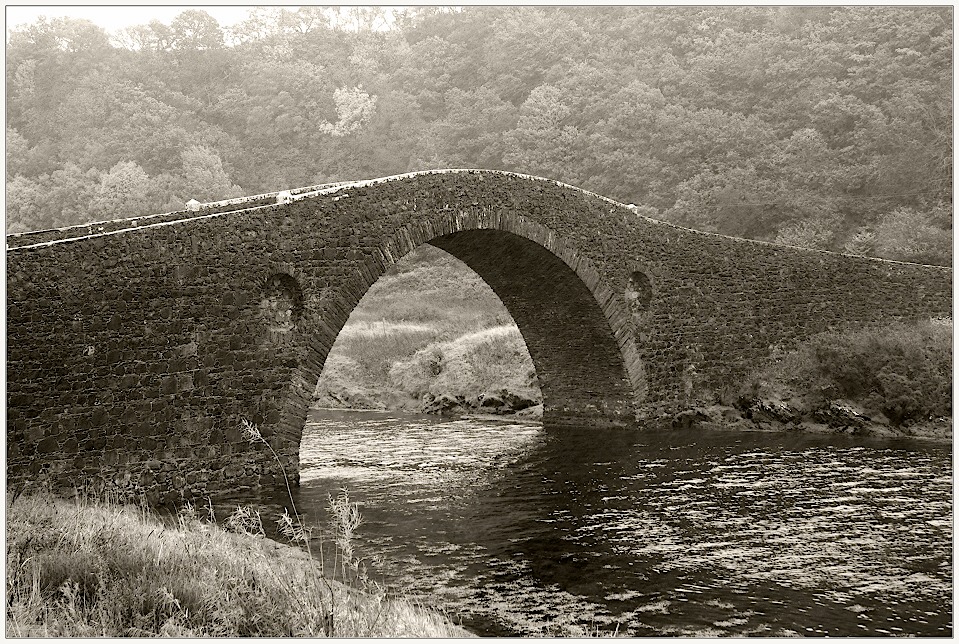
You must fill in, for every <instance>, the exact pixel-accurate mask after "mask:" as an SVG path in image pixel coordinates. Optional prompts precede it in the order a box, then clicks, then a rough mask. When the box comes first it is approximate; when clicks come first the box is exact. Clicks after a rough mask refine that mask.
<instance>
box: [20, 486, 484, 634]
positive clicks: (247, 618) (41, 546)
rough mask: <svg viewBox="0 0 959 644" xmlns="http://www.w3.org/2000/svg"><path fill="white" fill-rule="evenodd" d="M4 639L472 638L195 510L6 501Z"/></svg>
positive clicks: (42, 499) (435, 616)
mask: <svg viewBox="0 0 959 644" xmlns="http://www.w3.org/2000/svg"><path fill="white" fill-rule="evenodd" d="M6 530H7V531H6V544H7V551H6V575H7V577H6V578H7V619H6V630H5V635H6V636H7V637H152V636H162V637H184V638H186V637H190V638H192V637H311V636H321V635H327V636H336V637H468V636H470V633H469V632H467V631H466V630H464V629H462V628H460V627H458V626H456V625H454V624H453V623H452V622H450V621H449V620H448V619H447V618H445V617H444V616H442V615H441V614H439V613H438V612H434V611H431V610H429V609H426V608H423V607H421V606H417V605H415V604H414V603H412V602H410V601H407V600H404V599H402V598H387V597H386V596H385V594H384V593H382V592H379V591H377V592H361V591H359V590H357V589H356V588H353V587H350V586H347V585H345V584H342V583H340V582H339V581H338V580H335V579H330V578H328V577H325V576H323V572H322V570H323V569H322V565H321V564H320V562H318V561H316V560H314V559H313V558H312V557H310V555H309V554H308V553H307V552H305V551H303V550H301V549H299V548H297V547H294V546H290V545H285V544H282V543H278V542H276V541H272V540H270V539H267V538H265V537H263V536H259V535H253V534H235V533H231V532H228V531H227V530H225V529H223V528H221V527H218V526H217V525H215V524H211V523H208V522H205V521H201V520H199V519H198V518H197V515H196V514H195V513H194V512H191V511H189V510H187V511H183V512H181V513H180V514H179V515H178V516H177V517H176V518H175V520H173V519H170V520H162V519H161V518H160V517H158V516H157V515H155V514H153V513H152V512H150V511H148V510H144V509H142V508H137V507H132V506H121V505H114V504H108V503H100V502H93V501H66V500H63V499H57V498H54V497H52V496H48V495H31V496H22V497H19V498H17V499H15V500H14V501H12V502H11V501H10V500H9V498H8V502H7V507H6Z"/></svg>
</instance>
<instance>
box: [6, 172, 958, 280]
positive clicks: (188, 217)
mask: <svg viewBox="0 0 959 644" xmlns="http://www.w3.org/2000/svg"><path fill="white" fill-rule="evenodd" d="M436 174H488V175H499V176H505V177H515V178H518V179H525V180H529V181H536V182H543V183H549V184H553V185H555V186H558V187H560V188H564V189H569V190H573V191H575V192H579V193H582V194H584V195H589V196H591V197H595V198H598V199H601V200H602V201H606V202H608V203H609V204H611V205H613V206H616V207H618V208H622V209H624V210H626V211H628V212H630V213H632V214H633V216H635V217H636V218H638V219H642V220H645V221H647V222H649V223H651V224H656V225H660V226H666V227H669V228H673V229H675V230H678V231H681V232H683V233H690V234H694V235H703V236H707V237H716V238H718V239H725V240H732V241H736V242H742V243H747V244H759V245H762V246H768V247H773V248H790V249H793V250H797V251H800V252H805V253H811V254H822V255H832V256H837V257H855V258H858V259H865V260H870V261H874V262H878V263H883V264H902V265H906V266H925V267H928V268H938V269H942V270H948V271H951V270H952V267H951V266H939V265H936V264H919V263H916V262H904V261H899V260H895V259H884V258H881V257H871V256H868V255H853V254H850V253H838V252H835V251H830V250H820V249H816V248H804V247H801V246H790V245H788V244H777V243H775V242H768V241H763V240H759V239H746V238H743V237H733V236H731V235H724V234H722V233H716V232H709V231H704V230H696V229H694V228H686V227H684V226H679V225H677V224H674V223H671V222H668V221H662V220H660V219H654V218H652V217H648V216H646V215H641V214H639V213H637V212H635V211H634V210H633V209H632V208H630V206H628V205H627V204H624V203H622V202H619V201H616V200H615V199H612V198H610V197H606V196H604V195H601V194H598V193H595V192H592V191H590V190H586V189H584V188H579V187H577V186H574V185H571V184H568V183H563V182H562V181H558V180H556V179H549V178H546V177H538V176H535V175H531V174H524V173H521V172H510V171H507V170H484V169H480V168H443V169H433V170H418V171H414V172H406V173H403V174H395V175H390V176H386V177H378V178H376V179H360V180H357V181H339V182H333V183H324V184H317V185H314V186H305V187H301V188H291V189H286V190H277V191H276V192H267V193H262V194H258V195H250V196H246V197H236V198H234V199H224V200H221V201H213V202H208V203H203V204H200V207H199V209H198V210H197V211H190V210H177V211H173V212H168V213H159V214H154V215H141V216H138V217H130V218H126V219H111V220H105V221H99V222H92V223H86V224H75V225H72V226H65V227H63V228H55V229H49V230H41V231H25V232H22V233H12V234H10V235H7V238H8V239H9V238H11V237H13V238H20V237H24V236H27V235H36V234H42V233H54V232H57V233H65V232H67V231H70V230H75V229H93V228H96V227H101V230H100V231H96V232H91V233H89V234H86V235H79V236H76V237H61V238H58V239H52V240H48V241H43V242H38V243H35V244H24V245H21V246H18V245H14V246H10V245H9V244H8V245H7V251H12V250H17V249H30V248H41V247H44V246H53V245H56V244H61V243H66V242H73V241H79V240H83V239H91V238H96V237H106V236H109V235H116V234H119V233H126V232H130V231H135V230H139V229H142V228H155V227H159V226H167V225H173V224H178V223H185V222H189V221H200V220H203V219H209V218H212V217H218V216H220V215H226V214H238V213H244V212H255V211H258V210H261V209H263V208H269V207H273V206H277V205H283V204H280V203H277V201H276V199H277V196H278V195H280V194H281V193H288V194H289V200H290V201H291V202H293V201H302V200H304V199H312V198H316V197H322V196H327V195H332V194H335V193H337V192H340V191H342V190H349V189H354V188H365V187H369V186H375V185H378V184H381V183H388V182H393V181H402V180H405V179H412V178H415V177H418V176H428V175H436ZM264 200H270V202H269V203H263V204H258V205H251V206H248V207H245V208H242V207H241V208H235V209H233V208H231V207H232V206H243V205H245V204H254V203H255V202H257V201H264ZM211 209H215V210H216V212H213V213H207V214H194V212H202V211H203V210H211ZM180 215H183V216H180ZM164 217H169V219H165V220H163V221H158V222H155V223H149V224H137V223H135V222H140V221H143V220H148V219H160V218H164ZM123 222H126V223H129V224H131V225H130V226H129V227H126V228H118V229H116V230H109V231H107V230H102V227H103V226H106V225H109V224H118V223H123Z"/></svg>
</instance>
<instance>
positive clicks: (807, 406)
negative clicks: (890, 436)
mask: <svg viewBox="0 0 959 644" xmlns="http://www.w3.org/2000/svg"><path fill="white" fill-rule="evenodd" d="M739 393H740V404H742V401H743V400H749V399H757V398H759V399H763V398H767V399H768V398H774V399H779V400H782V401H789V403H790V404H791V406H793V407H794V408H795V409H797V411H798V412H800V413H808V412H811V411H814V410H816V409H817V408H821V407H823V406H824V405H827V404H829V403H830V402H831V401H835V400H846V401H849V402H851V403H854V404H855V405H856V406H858V407H859V408H860V409H861V410H862V411H863V413H865V414H866V415H868V416H871V417H874V418H879V419H880V420H882V419H883V418H884V419H886V420H888V421H889V422H890V423H891V424H892V425H893V426H895V427H900V426H906V425H910V424H913V423H917V422H921V421H924V420H929V419H934V418H941V417H947V416H951V415H952V322H951V320H930V321H924V322H919V323H896V324H891V325H887V326H884V327H881V328H866V329H862V330H855V331H844V332H828V333H823V334H820V335H817V336H815V337H813V338H811V339H810V340H808V341H807V342H805V343H803V345H802V346H800V347H799V348H797V349H796V350H794V351H792V352H789V353H786V354H784V355H781V356H778V357H777V358H776V359H775V360H774V361H773V362H772V363H771V364H770V365H769V366H767V367H766V368H764V369H762V370H760V371H758V372H756V373H754V374H753V376H752V377H751V378H749V379H747V381H746V383H745V386H744V387H743V388H742V389H741V390H740V392H739Z"/></svg>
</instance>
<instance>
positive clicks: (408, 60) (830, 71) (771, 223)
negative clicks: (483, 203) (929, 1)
mask: <svg viewBox="0 0 959 644" xmlns="http://www.w3.org/2000/svg"><path fill="white" fill-rule="evenodd" d="M6 87H7V124H6V126H7V151H6V172H7V231H8V232H17V231H23V230H32V229H41V228H49V227H55V226H63V225H69V224H74V223H81V222H85V221H90V220H102V219H110V218H116V217H124V216H133V215H138V214H146V213H150V212H158V211H162V210H164V209H166V210H171V209H179V208H182V207H183V204H184V203H185V202H186V201H187V200H189V199H191V198H196V199H198V200H200V201H209V200H215V199H224V198H229V197H233V196H237V195H241V194H254V193H259V192H266V191H271V190H280V189H285V188H291V187H297V186H302V185H308V184H313V183H321V182H327V181H341V180H349V179H359V178H370V177H374V176H383V175H388V174H395V173H399V172H407V171H413V170H423V169H430V168H437V167H476V168H488V169H505V170H513V171H517V172H524V173H531V174H538V175H543V176H547V177H549V178H552V179H557V180H560V181H564V182H567V183H571V184H574V185H577V186H580V187H582V188H585V189H588V190H592V191H595V192H599V193H601V194H604V195H608V196H610V197H612V198H614V199H617V200H620V201H622V202H625V203H632V204H636V205H637V207H638V211H639V212H641V213H642V214H645V215H648V216H652V217H654V218H659V219H665V220H669V221H673V222H676V223H679V224H681V225H685V226H690V227H694V228H699V229H702V230H708V231H715V232H720V233H725V234H730V235H737V236H745V237H752V238H756V239H764V240H769V241H778V242H780V243H786V244H791V245H799V246H807V247H813V248H821V249H829V250H838V251H848V252H854V253H867V254H875V255H879V256H883V257H889V258H893V259H901V260H906V261H921V262H928V263H942V264H950V263H951V261H952V258H951V252H952V251H951V248H952V245H951V234H952V8H951V7H888V6H887V7H880V6H872V7H866V6H855V7H679V6H677V7H484V6H471V7H463V8H440V7H413V8H410V9H407V10H405V11H402V12H400V13H399V14H398V15H397V16H396V20H394V21H392V23H389V22H388V21H386V20H385V16H384V13H383V11H382V10H381V9H378V8H376V7H361V8H354V9H346V8H343V9H339V10H335V9H330V8H321V7H303V8H300V9H297V10H295V11H294V10H291V9H287V8H280V7H273V8H255V9H251V10H250V12H249V18H248V19H247V20H246V21H245V22H243V23H241V24H239V25H237V26H236V27H232V28H229V29H224V28H222V27H221V26H220V25H219V24H217V22H216V20H214V19H213V18H212V17H211V16H210V15H209V14H207V13H206V12H204V11H201V10H197V9H187V10H184V11H183V12H182V13H181V14H180V15H179V16H178V17H177V18H175V19H174V20H173V21H172V22H171V24H170V25H164V24H162V23H160V22H156V21H154V22H151V23H149V24H144V25H139V26H136V27H133V28H130V29H127V30H125V31H124V32H123V33H120V34H108V33H107V32H105V31H104V30H103V29H101V28H99V27H97V26H96V25H94V24H92V23H90V22H87V21H82V20H72V19H62V18H58V19H52V20H48V19H43V18H41V19H40V20H38V21H37V22H36V23H34V24H32V25H27V26H25V27H22V28H19V29H17V30H14V31H13V32H11V33H10V34H9V35H8V41H7V56H6Z"/></svg>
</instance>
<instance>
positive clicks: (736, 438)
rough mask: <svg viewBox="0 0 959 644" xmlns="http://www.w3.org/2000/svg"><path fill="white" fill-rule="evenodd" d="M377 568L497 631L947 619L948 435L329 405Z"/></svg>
mask: <svg viewBox="0 0 959 644" xmlns="http://www.w3.org/2000/svg"><path fill="white" fill-rule="evenodd" d="M301 460H302V485H301V488H300V490H299V493H298V496H299V498H298V503H299V505H300V507H301V509H303V508H305V509H306V510H307V512H308V514H309V517H310V520H311V521H314V522H317V523H322V522H323V521H324V520H325V517H324V514H323V511H322V509H323V507H324V506H325V505H326V500H327V495H328V494H329V493H330V492H333V493H335V492H336V490H337V489H338V488H341V487H347V488H348V489H349V490H350V492H351V496H352V498H353V499H354V500H355V501H358V502H359V503H360V504H361V509H362V512H363V514H364V517H365V524H364V526H363V527H362V528H361V529H360V544H358V545H359V550H360V552H362V553H363V554H364V556H366V557H367V558H368V560H369V561H371V562H373V569H374V570H375V572H376V574H378V575H381V576H382V579H383V580H384V581H386V582H388V583H389V584H391V585H393V586H395V587H398V588H402V589H403V590H404V591H406V592H411V593H417V594H422V595H424V596H428V597H429V598H430V599H429V600H428V601H430V602H431V603H434V602H439V603H440V604H442V605H444V606H445V607H446V608H447V609H448V610H449V611H450V612H451V613H453V614H458V615H464V616H466V617H467V624H468V625H470V626H472V627H473V628H474V629H476V630H478V631H480V632H483V633H485V634H496V635H511V634H518V635H531V634H560V635H562V634H577V633H580V632H582V629H586V630H594V629H597V628H598V629H600V630H603V631H610V632H611V631H613V630H614V629H616V630H618V632H619V633H620V634H627V635H635V636H649V635H664V634H666V635H699V636H709V635H771V636H776V635H788V634H801V635H819V636H822V635H834V636H835V635H889V634H911V635H939V636H943V635H949V634H951V631H952V624H951V612H952V604H951V596H952V585H951V580H952V564H951V556H952V552H951V540H952V514H951V513H952V496H951V478H952V470H951V454H950V451H949V447H948V446H937V445H934V444H921V443H916V442H907V441H898V442H896V441H888V440H887V441H880V440H873V441H866V440H864V439H855V438H852V437H844V436H835V437H833V436H829V437H826V436H813V435H796V434H761V433H755V434H752V433H738V432H732V431H730V432H697V431H683V432H668V433H652V432H628V431H622V430H619V431H595V430H591V431H582V432H575V431H570V430H563V431H562V432H556V433H552V432H549V431H543V430H542V429H541V428H539V427H538V426H535V425H524V424H507V423H495V422H494V423H489V422H476V421H458V422H439V421H437V420H436V419H434V418H429V417H398V416H390V415H388V414H381V413H370V414H359V413H356V412H316V413H314V414H313V415H312V416H311V422H310V424H309V425H308V431H307V432H306V433H305V436H304V442H303V447H302V457H301Z"/></svg>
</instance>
